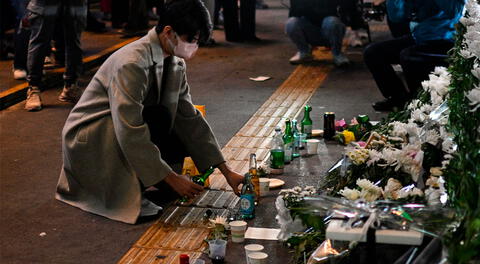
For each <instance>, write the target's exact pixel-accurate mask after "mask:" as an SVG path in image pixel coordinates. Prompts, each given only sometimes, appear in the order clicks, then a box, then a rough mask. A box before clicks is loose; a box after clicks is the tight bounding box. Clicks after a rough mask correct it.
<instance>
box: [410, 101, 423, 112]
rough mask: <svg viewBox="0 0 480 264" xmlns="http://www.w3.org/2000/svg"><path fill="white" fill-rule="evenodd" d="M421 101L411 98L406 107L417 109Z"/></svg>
mask: <svg viewBox="0 0 480 264" xmlns="http://www.w3.org/2000/svg"><path fill="white" fill-rule="evenodd" d="M421 103H422V102H421V101H420V100H418V99H413V100H412V101H411V102H410V103H409V104H408V106H407V109H408V110H410V111H412V110H415V109H418V108H419V107H420V105H421Z"/></svg>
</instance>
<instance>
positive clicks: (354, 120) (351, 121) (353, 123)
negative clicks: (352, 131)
mask: <svg viewBox="0 0 480 264" xmlns="http://www.w3.org/2000/svg"><path fill="white" fill-rule="evenodd" d="M350 125H351V126H354V125H358V121H357V118H355V117H354V118H353V119H352V120H350Z"/></svg>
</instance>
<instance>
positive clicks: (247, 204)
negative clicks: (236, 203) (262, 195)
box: [240, 173, 255, 219]
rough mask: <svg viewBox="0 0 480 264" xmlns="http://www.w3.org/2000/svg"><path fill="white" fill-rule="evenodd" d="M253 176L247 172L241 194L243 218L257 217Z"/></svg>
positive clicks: (241, 213)
mask: <svg viewBox="0 0 480 264" xmlns="http://www.w3.org/2000/svg"><path fill="white" fill-rule="evenodd" d="M251 177H252V176H251V175H250V173H247V174H245V182H244V183H243V187H242V192H241V194H240V215H241V217H242V219H253V218H254V217H255V190H254V187H253V184H252V180H251Z"/></svg>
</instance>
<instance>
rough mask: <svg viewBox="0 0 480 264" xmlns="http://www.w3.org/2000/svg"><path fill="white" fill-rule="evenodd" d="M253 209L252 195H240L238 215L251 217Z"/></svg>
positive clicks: (253, 198)
mask: <svg viewBox="0 0 480 264" xmlns="http://www.w3.org/2000/svg"><path fill="white" fill-rule="evenodd" d="M254 209H255V196H254V195H253V194H242V195H241V196H240V213H241V214H242V215H252V214H253V211H254Z"/></svg>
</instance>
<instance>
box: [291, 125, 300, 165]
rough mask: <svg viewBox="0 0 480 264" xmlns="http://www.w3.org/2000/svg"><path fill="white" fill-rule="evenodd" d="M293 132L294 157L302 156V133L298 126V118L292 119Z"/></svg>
mask: <svg viewBox="0 0 480 264" xmlns="http://www.w3.org/2000/svg"><path fill="white" fill-rule="evenodd" d="M292 133H293V152H292V158H298V157H300V133H299V132H298V128H297V120H296V119H293V120H292Z"/></svg>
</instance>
